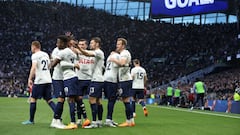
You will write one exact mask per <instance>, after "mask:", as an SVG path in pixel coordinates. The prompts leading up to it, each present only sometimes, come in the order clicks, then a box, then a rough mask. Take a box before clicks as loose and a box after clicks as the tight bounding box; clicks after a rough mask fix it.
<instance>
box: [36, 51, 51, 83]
mask: <svg viewBox="0 0 240 135" xmlns="http://www.w3.org/2000/svg"><path fill="white" fill-rule="evenodd" d="M32 63H37V67H36V72H35V79H34V84H45V83H52V78H51V74H50V70H49V64H50V59H49V56H48V54H47V53H45V52H43V51H39V52H36V53H34V54H32Z"/></svg>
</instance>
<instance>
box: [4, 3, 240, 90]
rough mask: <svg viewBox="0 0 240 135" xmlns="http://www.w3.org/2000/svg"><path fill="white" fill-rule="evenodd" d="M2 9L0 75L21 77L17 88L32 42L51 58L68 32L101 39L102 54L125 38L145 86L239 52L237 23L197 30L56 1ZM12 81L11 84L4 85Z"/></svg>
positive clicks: (26, 70)
mask: <svg viewBox="0 0 240 135" xmlns="http://www.w3.org/2000/svg"><path fill="white" fill-rule="evenodd" d="M0 5H1V7H0V22H1V29H0V44H1V50H0V64H1V65H2V67H1V68H0V72H1V73H2V74H11V75H12V76H11V78H22V79H19V80H18V81H17V82H18V83H17V85H18V84H19V83H20V84H21V86H19V87H20V88H21V89H24V88H26V81H27V75H28V73H29V68H30V65H31V62H30V59H31V58H30V56H31V52H30V44H31V42H32V41H33V40H39V41H40V42H41V44H42V48H43V50H44V51H47V52H48V53H50V52H51V51H52V50H53V48H54V47H55V42H56V37H57V36H58V35H60V34H63V33H65V32H67V31H71V32H72V33H73V34H74V35H75V37H76V38H77V39H79V38H86V39H88V40H89V39H90V38H91V37H93V36H99V37H101V39H102V41H103V46H102V48H103V50H104V52H105V55H108V54H109V53H110V52H111V51H112V50H114V48H115V42H116V38H118V37H125V38H126V39H128V44H129V46H128V49H129V50H130V51H131V53H132V57H133V58H139V59H140V60H141V62H142V65H143V66H144V67H145V68H146V70H147V73H148V77H149V79H150V82H149V87H156V86H158V85H161V84H165V83H167V82H169V81H171V80H174V79H177V78H179V77H181V76H184V75H186V74H188V73H191V72H193V71H195V70H198V69H201V68H203V67H206V66H208V65H210V64H213V63H216V62H219V61H223V59H225V57H226V56H227V55H230V54H233V53H236V52H237V51H238V50H239V46H237V39H236V37H237V36H236V35H237V29H236V24H211V25H210V24H209V25H201V26H200V25H195V24H168V23H162V22H161V23H160V22H154V21H151V20H147V21H140V20H132V19H130V18H128V16H115V15H110V14H109V13H107V12H105V11H103V10H96V9H93V8H86V7H83V6H79V7H75V6H73V5H70V4H67V3H55V2H29V1H0ZM153 58H164V62H161V63H158V62H153V61H152V59H153ZM1 73H0V74H1ZM226 74H227V73H226ZM12 81H15V80H14V79H10V81H7V82H12ZM220 81H221V80H220ZM7 82H4V81H3V82H1V85H3V86H1V87H5V88H6V87H8V88H9V89H10V88H11V87H13V84H14V83H10V84H9V83H7ZM211 83H212V82H211ZM23 84H25V86H22V85H23ZM4 85H5V86H4ZM14 85H15V84H14ZM212 85H214V83H212ZM10 86H11V87H10ZM14 87H15V86H14ZM214 87H215V88H217V87H221V86H218V85H216V86H214ZM15 89H19V88H18V86H16V88H15ZM0 91H3V89H0ZM4 91H5V90H4Z"/></svg>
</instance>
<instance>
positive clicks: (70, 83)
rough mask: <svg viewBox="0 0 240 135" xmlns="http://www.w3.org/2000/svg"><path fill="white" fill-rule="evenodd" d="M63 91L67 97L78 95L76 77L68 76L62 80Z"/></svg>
mask: <svg viewBox="0 0 240 135" xmlns="http://www.w3.org/2000/svg"><path fill="white" fill-rule="evenodd" d="M63 82H64V91H65V94H66V96H67V97H69V96H77V95H78V91H79V88H78V86H79V85H78V78H77V77H74V78H70V79H67V80H64V81H63Z"/></svg>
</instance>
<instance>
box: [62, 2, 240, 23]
mask: <svg viewBox="0 0 240 135" xmlns="http://www.w3.org/2000/svg"><path fill="white" fill-rule="evenodd" d="M59 1H64V2H70V3H72V4H75V2H77V4H78V5H83V6H86V7H94V8H96V9H103V10H105V11H107V12H109V13H111V14H114V15H127V16H129V17H131V18H132V19H140V20H148V19H151V18H150V16H149V15H150V8H151V0H70V1H69V0H59ZM235 2H238V4H235ZM239 3H240V0H229V10H227V11H224V12H218V13H211V14H202V16H201V17H199V15H193V16H183V17H182V18H180V17H177V18H176V19H175V18H163V19H161V20H162V21H165V22H173V23H196V24H200V22H201V23H202V24H204V23H226V22H230V23H231V22H237V17H236V8H237V7H238V8H239ZM237 5H238V6H237ZM227 15H229V16H227ZM200 18H202V19H203V20H201V21H199V20H200ZM172 20H174V21H172Z"/></svg>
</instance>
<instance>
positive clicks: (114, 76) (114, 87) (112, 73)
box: [104, 52, 120, 127]
mask: <svg viewBox="0 0 240 135" xmlns="http://www.w3.org/2000/svg"><path fill="white" fill-rule="evenodd" d="M112 57H113V58H116V59H120V55H119V54H118V53H117V52H112V53H111V54H110V55H109V56H108V58H107V62H106V68H105V73H104V93H105V96H106V97H107V99H108V107H107V108H108V110H107V118H106V122H105V125H106V126H110V127H116V126H117V123H115V122H114V121H113V120H112V115H113V110H114V105H115V102H116V100H117V92H118V70H119V66H118V65H117V64H116V63H114V62H111V61H110V58H112Z"/></svg>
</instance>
